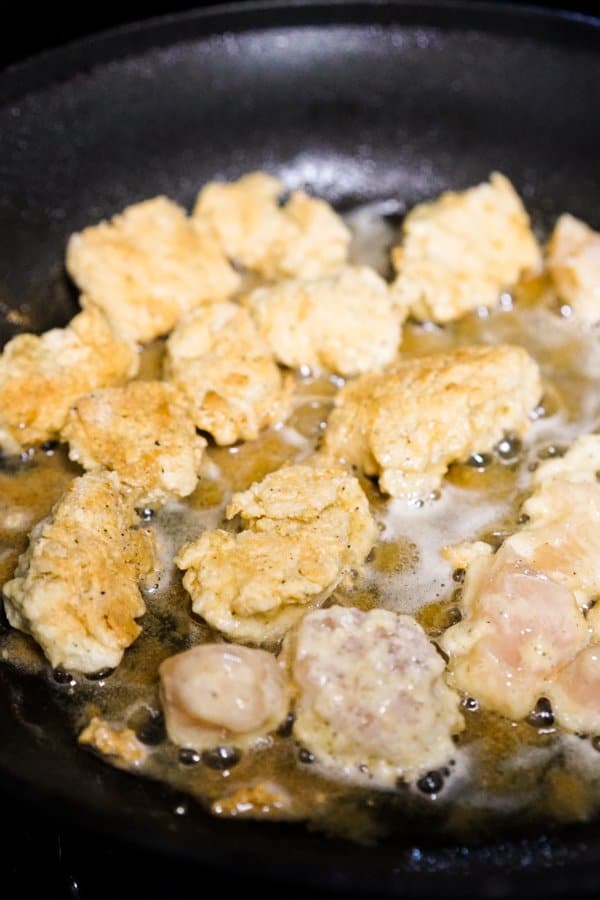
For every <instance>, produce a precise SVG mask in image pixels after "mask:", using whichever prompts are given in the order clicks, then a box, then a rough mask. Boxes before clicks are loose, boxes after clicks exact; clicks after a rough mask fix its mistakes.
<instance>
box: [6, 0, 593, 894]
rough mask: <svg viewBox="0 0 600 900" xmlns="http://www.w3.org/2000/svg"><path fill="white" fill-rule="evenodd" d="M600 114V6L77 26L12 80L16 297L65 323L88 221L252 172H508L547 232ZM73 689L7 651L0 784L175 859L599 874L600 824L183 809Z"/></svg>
mask: <svg viewBox="0 0 600 900" xmlns="http://www.w3.org/2000/svg"><path fill="white" fill-rule="evenodd" d="M599 109H600V22H598V21H592V20H590V19H584V18H583V17H574V16H568V15H560V14H553V13H549V12H543V11H539V10H538V11H534V10H527V9H522V8H520V9H518V8H515V7H506V6H504V7H500V6H487V5H475V4H472V3H463V4H461V3H449V4H443V5H441V4H432V3H419V4H410V3H366V2H360V3H343V4H323V3H315V4H311V5H306V4H302V5H297V4H295V3H290V2H285V3H281V4H278V3H268V4H245V5H243V6H231V7H221V8H219V9H207V10H204V11H202V12H199V13H192V14H187V15H183V16H177V17H175V18H172V19H165V20H162V21H157V22H151V23H149V24H145V25H141V26H139V27H136V26H134V27H131V28H126V29H121V30H119V31H115V32H112V33H108V34H105V35H102V36H100V37H99V38H95V39H94V40H87V41H82V42H81V43H77V44H74V45H71V46H68V47H66V48H64V49H61V50H58V51H56V52H52V53H48V54H47V55H44V56H40V57H38V58H36V59H33V60H31V61H29V62H26V63H25V64H23V65H20V66H18V67H16V68H13V69H10V70H8V71H6V72H5V73H3V74H2V75H0V309H1V311H3V312H4V313H6V312H7V311H8V310H11V309H19V310H21V311H24V312H26V313H28V314H29V315H30V318H31V326H30V327H31V328H33V329H36V330H37V329H45V328H48V327H50V326H52V325H61V324H64V323H65V322H66V321H67V320H68V319H69V318H70V317H71V316H72V315H73V314H74V312H75V309H76V299H75V296H74V294H73V292H72V290H71V289H70V288H69V286H68V284H67V281H66V279H65V277H64V273H63V250H64V245H65V240H66V238H67V236H68V235H69V234H70V233H71V232H72V231H73V230H75V229H78V228H81V227H82V226H84V225H87V224H89V223H91V222H94V221H97V220H98V219H100V218H101V217H102V216H105V215H110V214H111V213H113V212H115V211H117V210H119V209H121V208H122V207H123V206H125V205H126V204H128V203H131V202H134V201H136V200H141V199H142V198H145V197H148V196H151V195H154V194H158V193H160V192H164V193H166V194H168V195H169V196H171V197H174V198H176V199H177V200H179V201H181V202H182V203H184V204H190V203H191V202H192V200H193V198H194V195H195V192H196V191H197V189H198V186H199V185H201V184H202V183H203V182H204V181H206V180H208V179H211V178H215V177H224V178H235V177H236V176H238V175H240V174H241V173H243V172H245V171H248V170H251V169H255V168H262V169H267V170H269V171H271V172H274V173H278V174H280V175H281V176H282V177H283V179H284V181H285V183H286V185H288V186H289V187H290V188H291V187H296V186H303V187H308V188H309V189H311V190H314V191H316V192H317V193H319V194H323V195H325V196H326V197H328V198H329V199H330V200H331V201H333V202H334V203H336V204H338V205H339V206H340V207H342V208H343V207H348V206H351V205H354V204H356V203H358V202H363V201H367V200H373V199H377V198H385V197H396V198H398V199H399V200H400V201H401V202H402V203H403V204H405V205H406V206H410V205H412V204H414V203H415V202H416V201H418V200H422V199H424V198H426V197H431V196H432V195H435V194H436V193H438V192H439V191H440V190H442V189H443V188H447V187H450V186H451V187H456V188H462V187H466V186H467V185H470V184H473V183H475V182H478V181H479V180H481V179H483V178H485V177H486V176H487V175H488V173H489V172H490V171H491V170H492V169H494V168H497V169H499V170H501V171H503V172H505V173H506V174H507V175H509V176H510V177H511V178H512V179H513V181H514V182H515V184H516V186H517V188H518V189H519V190H520V191H521V192H522V193H523V195H524V197H525V199H526V202H527V205H528V207H529V208H530V209H531V210H532V211H533V213H534V218H535V221H536V224H537V225H538V227H540V228H541V229H542V231H543V229H544V228H545V227H547V225H548V223H549V222H550V221H551V219H552V218H553V217H554V216H555V215H556V214H557V213H559V212H561V211H563V210H569V211H570V212H572V213H574V214H575V215H578V216H581V217H583V218H584V219H586V220H588V221H589V222H591V223H592V224H594V225H596V226H598V225H600V192H599V190H598V188H599V184H598V153H599V150H598V148H599V147H600V118H599V117H598V110H599ZM1 328H2V338H3V339H6V338H8V337H10V336H11V334H13V333H14V331H15V330H16V326H11V325H10V324H7V323H6V322H3V324H2V326H1ZM40 402H42V398H40ZM58 691H59V688H57V687H53V686H52V685H51V679H49V680H48V682H47V683H46V682H44V683H41V682H39V681H37V680H35V679H31V678H23V677H22V676H17V675H15V673H14V672H13V671H12V670H11V668H10V667H9V666H7V665H5V664H3V663H0V735H1V738H0V784H1V785H2V786H3V787H4V786H5V787H6V788H8V789H13V790H18V791H19V792H20V794H21V796H23V797H28V798H36V799H37V800H38V802H41V803H43V804H44V805H45V806H46V807H50V808H52V809H54V810H57V809H58V810H65V811H69V812H70V814H71V815H73V816H76V817H78V818H79V819H80V820H84V821H86V822H88V823H92V824H96V825H99V824H100V825H101V826H102V827H108V828H110V829H111V831H112V833H113V834H114V833H116V834H122V835H129V836H132V835H133V836H135V837H136V839H137V840H138V841H140V842H141V843H143V844H145V845H151V846H155V847H157V848H160V850H161V851H163V852H165V853H172V854H179V855H180V856H183V857H186V858H187V859H188V860H190V859H191V860H195V861H199V862H201V863H203V864H204V865H207V864H209V863H210V864H211V865H214V866H216V867H220V868H224V867H225V866H227V868H228V870H229V871H233V870H235V871H236V872H237V873H238V874H239V873H240V872H247V873H248V874H251V873H253V872H262V873H263V874H264V873H265V872H269V873H270V874H271V875H272V876H273V878H281V879H285V880H286V882H287V883H288V884H290V883H291V882H292V883H294V884H296V885H297V884H302V883H305V884H318V885H320V887H321V888H327V889H330V890H333V889H340V890H345V891H354V892H356V891H366V890H368V891H370V892H372V893H375V892H378V893H381V894H388V895H390V894H402V895H403V896H418V895H425V896H429V895H431V894H432V893H433V892H436V893H440V894H442V893H443V895H444V896H454V895H455V894H460V893H464V891H465V889H466V887H467V885H468V887H469V890H472V889H473V886H474V885H477V887H478V889H479V891H480V893H483V894H487V895H488V896H504V895H507V894H516V893H517V892H518V893H520V892H521V891H523V890H527V891H528V893H529V894H530V895H531V896H536V895H537V894H538V893H539V894H540V895H543V896H545V897H548V896H557V895H558V894H561V893H563V892H565V891H566V889H567V888H569V889H570V890H571V891H575V892H577V891H580V892H581V891H585V890H589V889H591V888H592V886H593V884H594V881H596V883H597V882H598V881H600V827H598V826H595V825H588V826H585V827H583V826H582V827H579V828H569V829H564V830H562V831H557V830H554V831H552V832H548V833H545V834H540V833H536V834H530V835H525V836H523V835H520V836H517V837H515V836H514V835H511V836H508V837H507V836H505V835H496V836H493V835H490V836H487V837H485V838H483V839H482V841H481V842H479V843H478V844H471V845H470V846H457V845H456V844H452V843H451V842H449V841H445V842H444V841H443V840H442V841H440V839H436V837H435V835H421V836H419V837H417V836H415V835H411V833H410V831H409V832H408V833H406V834H404V835H402V834H401V833H399V834H397V836H396V838H395V840H394V841H392V842H388V843H384V844H383V845H381V846H376V847H367V848H364V847H356V846H354V845H351V844H346V843H344V842H343V841H341V840H330V839H325V838H324V837H322V836H320V835H315V834H311V833H309V832H307V831H305V830H304V829H303V828H302V827H300V826H291V825H290V826H281V825H279V826H274V825H265V824H252V823H240V822H220V821H215V820H213V819H210V818H209V817H208V816H206V815H205V814H204V813H203V812H202V811H201V810H200V809H198V808H195V807H194V806H193V804H191V803H188V804H187V813H186V814H185V815H176V814H175V813H174V810H175V808H176V807H178V806H181V798H178V797H176V796H175V795H174V794H173V793H172V792H171V791H170V790H168V789H166V788H165V787H164V786H161V785H158V784H154V783H151V782H148V781H144V780H142V779H140V778H135V777H133V776H129V775H125V774H122V773H119V772H117V771H115V770H113V769H111V768H110V767H109V766H106V765H104V764H102V763H101V762H100V761H99V760H96V759H95V758H94V757H92V756H91V755H90V754H88V753H85V752H83V751H81V750H80V749H78V748H77V746H76V745H75V742H74V740H73V736H72V734H71V732H70V730H69V729H68V727H67V725H66V717H65V716H64V714H63V713H62V712H61V710H60V706H59V704H58V703H57V699H56V697H57V692H58ZM180 812H181V809H180ZM467 879H468V880H467Z"/></svg>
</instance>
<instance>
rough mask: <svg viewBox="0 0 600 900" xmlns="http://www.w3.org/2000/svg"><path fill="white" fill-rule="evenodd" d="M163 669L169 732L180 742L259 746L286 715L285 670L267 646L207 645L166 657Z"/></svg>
mask: <svg viewBox="0 0 600 900" xmlns="http://www.w3.org/2000/svg"><path fill="white" fill-rule="evenodd" d="M159 674H160V690H161V698H162V706H163V709H164V713H165V721H166V725H167V733H168V735H169V738H170V740H172V741H173V743H175V744H178V745H179V746H180V747H188V748H190V749H193V750H197V751H199V752H202V751H203V750H210V749H212V748H215V747H223V746H231V745H233V746H235V747H237V748H239V749H246V748H248V747H255V746H257V745H260V744H261V743H262V744H265V743H266V742H267V743H268V735H269V733H270V732H272V731H274V730H275V729H276V728H277V726H278V725H280V724H281V722H282V721H283V720H284V719H285V717H286V716H287V712H288V708H289V700H290V692H289V687H288V684H287V679H286V674H285V669H284V668H283V667H282V666H280V665H279V664H278V662H277V660H276V658H275V657H274V656H273V654H271V653H267V652H266V651H264V650H256V649H250V648H249V647H236V646H234V645H232V644H202V645H201V646H199V647H193V648H192V649H191V650H186V651H185V652H184V653H178V654H177V656H171V657H169V658H168V659H166V660H165V661H164V662H162V663H161V665H160V669H159Z"/></svg>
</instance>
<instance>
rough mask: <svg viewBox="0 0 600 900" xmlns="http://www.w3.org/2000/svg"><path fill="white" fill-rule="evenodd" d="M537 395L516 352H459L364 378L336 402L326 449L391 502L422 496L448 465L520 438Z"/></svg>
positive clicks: (532, 371)
mask: <svg viewBox="0 0 600 900" xmlns="http://www.w3.org/2000/svg"><path fill="white" fill-rule="evenodd" d="M541 393H542V388H541V383H540V376H539V370H538V367H537V365H536V363H535V362H534V360H533V359H532V358H531V357H530V356H529V354H528V353H527V352H526V351H525V350H524V349H523V348H521V347H512V346H509V345H498V346H491V347H484V346H471V347H463V348H460V349H458V350H455V351H453V352H449V353H436V354H434V355H431V356H422V357H420V358H418V359H408V360H403V361H400V362H398V363H396V364H395V365H394V366H393V367H391V368H390V369H388V370H387V371H386V372H382V373H379V374H368V375H362V376H360V377H359V378H357V379H356V380H355V381H352V382H350V383H349V384H347V385H346V387H344V388H343V389H342V390H341V391H340V393H339V394H338V396H337V397H336V401H335V409H334V411H333V412H332V414H331V416H330V418H329V422H328V426H327V430H326V432H325V442H324V450H325V452H326V453H328V454H329V455H331V456H333V457H334V458H336V459H339V460H341V461H343V462H345V463H347V464H349V465H352V466H357V467H358V468H360V469H362V470H363V471H364V472H365V473H366V474H367V475H376V476H377V477H378V479H379V487H380V489H381V490H382V491H383V492H384V493H386V494H390V495H391V496H392V497H407V498H421V497H426V496H427V494H428V493H429V492H430V491H432V490H434V489H435V488H437V487H438V486H439V485H440V483H441V481H442V478H443V476H444V474H445V472H446V470H447V469H448V466H449V465H450V463H452V462H455V461H458V460H461V459H466V458H467V457H468V456H470V455H471V454H472V453H475V452H480V451H485V450H489V449H491V448H492V447H493V446H494V445H495V444H496V443H497V442H498V441H499V440H500V438H501V437H502V436H503V434H505V433H506V432H508V431H512V432H514V433H515V434H518V435H520V436H522V435H524V434H525V433H526V431H527V429H528V427H529V413H530V411H531V410H532V409H533V408H534V407H535V405H536V404H537V402H538V401H539V399H540V396H541Z"/></svg>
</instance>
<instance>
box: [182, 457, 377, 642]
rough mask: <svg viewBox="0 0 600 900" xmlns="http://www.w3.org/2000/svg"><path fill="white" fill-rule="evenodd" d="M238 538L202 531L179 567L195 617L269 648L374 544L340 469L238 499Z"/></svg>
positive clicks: (280, 482) (352, 484)
mask: <svg viewBox="0 0 600 900" xmlns="http://www.w3.org/2000/svg"><path fill="white" fill-rule="evenodd" d="M238 513H239V514H240V515H241V517H242V521H243V522H244V524H245V526H246V530H245V531H242V532H241V533H240V534H232V533H230V532H227V531H222V530H217V531H208V532H204V533H203V534H202V535H200V537H199V538H197V539H196V540H195V541H191V542H189V543H188V544H186V545H184V547H183V548H182V549H181V550H180V552H179V554H178V556H177V557H176V560H175V561H176V563H177V565H178V566H179V568H180V569H185V570H186V574H185V575H184V578H183V584H184V587H185V588H186V590H187V591H188V592H189V594H190V595H191V597H192V608H193V610H194V612H196V613H198V614H199V615H201V616H203V617H204V618H205V619H206V620H207V621H208V622H209V624H210V625H212V626H213V627H215V628H218V629H219V630H220V631H222V632H224V633H225V634H227V635H228V636H230V637H231V638H233V639H234V640H237V641H241V642H243V643H244V642H248V643H254V644H273V643H274V642H276V641H277V640H279V639H280V638H281V637H282V636H283V635H284V634H285V632H286V631H287V630H288V629H289V628H290V627H291V626H292V625H293V624H294V623H295V622H297V621H298V619H299V618H300V617H301V616H302V615H303V614H304V612H306V609H307V608H309V607H311V606H315V605H320V604H321V603H322V602H323V601H324V600H326V599H327V597H328V596H330V594H331V593H332V592H333V590H334V589H335V588H336V586H337V585H338V584H339V583H340V581H341V579H342V578H344V576H346V575H348V574H349V573H350V572H351V571H352V570H355V569H360V568H361V566H362V564H363V563H364V560H365V558H366V556H367V554H368V553H369V551H370V549H371V547H372V546H373V544H374V543H375V539H376V534H377V531H376V526H375V523H374V521H373V519H372V517H371V514H370V512H369V505H368V502H367V498H366V497H365V495H364V493H363V491H362V488H361V487H360V485H359V483H358V481H357V480H356V479H355V478H352V477H351V476H349V475H347V474H346V473H345V472H344V471H343V470H342V469H339V468H313V467H311V466H307V465H296V466H289V467H286V468H283V469H280V470H279V471H277V472H274V473H272V474H271V475H268V476H267V477H266V478H265V479H264V480H263V481H262V482H259V483H257V484H255V485H253V486H252V487H251V488H250V489H249V490H248V491H245V492H243V493H241V494H236V495H234V497H233V498H232V501H231V503H230V505H229V507H228V508H227V516H228V517H229V518H232V517H233V516H235V515H236V514H238Z"/></svg>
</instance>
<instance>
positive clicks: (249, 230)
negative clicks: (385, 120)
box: [193, 172, 350, 280]
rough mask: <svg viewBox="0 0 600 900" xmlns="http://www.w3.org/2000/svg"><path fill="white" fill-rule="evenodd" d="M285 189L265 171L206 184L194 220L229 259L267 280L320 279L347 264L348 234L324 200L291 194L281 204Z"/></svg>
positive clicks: (199, 198) (300, 194)
mask: <svg viewBox="0 0 600 900" xmlns="http://www.w3.org/2000/svg"><path fill="white" fill-rule="evenodd" d="M283 191H284V188H283V185H282V183H281V182H280V181H278V179H276V178H272V177H271V176H269V175H265V174H264V173H263V172H251V173H250V174H248V175H245V176H244V177H243V178H240V179H239V181H234V182H231V183H229V184H222V183H218V182H210V183H209V184H207V185H206V186H205V187H204V188H203V189H202V191H201V192H200V194H199V195H198V200H197V202H196V207H195V209H194V213H193V218H194V221H195V223H196V226H197V227H198V229H199V230H200V232H201V233H205V232H208V233H209V234H210V235H211V236H213V237H214V238H216V240H217V241H218V243H219V245H220V246H221V247H222V248H223V250H224V252H225V253H226V254H227V256H228V257H229V258H230V259H233V260H235V262H236V263H238V264H240V265H242V266H244V267H245V268H246V269H250V270H251V271H254V272H257V273H258V274H260V275H262V276H263V277H264V278H267V279H269V280H277V279H279V278H319V277H320V276H322V275H327V274H329V273H331V272H334V271H335V270H336V269H338V268H339V267H340V266H341V265H343V263H344V262H345V261H346V259H347V256H348V246H349V243H350V232H349V230H348V229H347V228H346V226H345V225H344V223H343V222H342V220H341V219H340V218H339V216H337V215H336V213H335V212H334V211H333V209H332V208H331V207H330V206H329V204H328V203H326V202H325V201H324V200H319V199H315V198H312V197H308V196H307V195H306V194H305V193H304V192H303V191H293V192H292V194H291V195H290V197H289V200H287V202H286V203H285V204H284V205H283V206H281V205H280V204H279V202H278V200H279V197H280V196H281V195H282V194H283Z"/></svg>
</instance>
